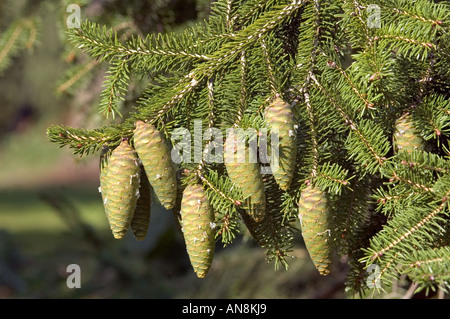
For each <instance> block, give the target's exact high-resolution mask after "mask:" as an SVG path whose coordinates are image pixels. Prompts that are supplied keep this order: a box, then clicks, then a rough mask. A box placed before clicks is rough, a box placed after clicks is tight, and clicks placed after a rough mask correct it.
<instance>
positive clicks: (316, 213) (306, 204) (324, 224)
mask: <svg viewBox="0 0 450 319" xmlns="http://www.w3.org/2000/svg"><path fill="white" fill-rule="evenodd" d="M327 205H328V204H327V197H326V195H325V193H323V192H322V191H321V190H320V189H319V188H316V187H311V186H308V187H306V188H305V189H304V190H303V191H302V193H301V196H300V200H299V202H298V212H299V218H300V224H301V229H302V236H303V240H304V242H305V245H306V249H307V250H308V253H309V256H310V257H311V260H312V261H313V263H314V265H315V266H316V268H317V270H318V271H319V273H320V274H321V275H327V274H328V273H329V272H330V270H329V265H330V262H331V246H330V242H329V241H330V228H329V225H328V216H327V215H328V207H327Z"/></svg>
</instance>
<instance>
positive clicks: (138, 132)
mask: <svg viewBox="0 0 450 319" xmlns="http://www.w3.org/2000/svg"><path fill="white" fill-rule="evenodd" d="M135 126H136V127H135V130H134V148H135V149H136V152H137V154H138V156H139V158H140V160H141V162H142V165H143V166H144V169H145V172H146V174H147V178H148V180H149V182H150V185H151V186H152V187H153V190H154V192H155V194H156V197H157V198H158V200H159V201H160V203H161V204H162V205H163V206H164V208H166V209H172V208H173V207H174V205H175V201H176V197H177V181H176V175H175V168H174V167H173V162H172V159H171V154H170V150H169V147H168V145H167V143H166V141H165V139H164V137H163V136H162V134H161V133H160V132H159V131H158V130H157V129H156V128H155V126H154V125H152V124H148V123H144V122H143V121H137V122H136V123H135Z"/></svg>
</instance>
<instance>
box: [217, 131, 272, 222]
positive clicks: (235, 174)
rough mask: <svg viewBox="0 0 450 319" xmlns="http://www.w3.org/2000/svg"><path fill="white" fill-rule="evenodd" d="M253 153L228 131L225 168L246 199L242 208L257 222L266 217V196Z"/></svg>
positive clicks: (252, 150)
mask: <svg viewBox="0 0 450 319" xmlns="http://www.w3.org/2000/svg"><path fill="white" fill-rule="evenodd" d="M255 152H256V150H254V149H252V148H251V147H248V146H247V145H246V144H245V142H243V141H241V140H240V139H239V137H238V136H237V134H236V133H235V132H234V131H233V130H230V132H229V134H228V137H227V140H226V142H225V156H224V157H225V167H226V170H227V173H228V176H229V177H230V180H231V182H233V183H235V184H236V185H237V186H238V187H240V189H241V191H242V195H243V197H244V198H246V201H245V203H244V205H243V206H242V207H243V208H244V209H246V210H247V213H248V214H249V216H250V217H251V218H252V219H253V220H254V221H256V222H259V221H262V220H263V219H264V217H265V215H266V194H265V188H264V182H263V179H262V176H261V173H260V167H259V164H258V163H257V162H256V154H255ZM252 159H253V160H252ZM252 162H255V163H252Z"/></svg>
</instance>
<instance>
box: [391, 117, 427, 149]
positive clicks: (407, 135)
mask: <svg viewBox="0 0 450 319" xmlns="http://www.w3.org/2000/svg"><path fill="white" fill-rule="evenodd" d="M393 141H394V149H395V152H396V153H398V152H400V151H405V152H408V153H411V152H413V151H414V150H416V149H417V150H423V149H424V146H425V144H424V142H425V141H424V139H423V138H422V137H421V136H420V134H419V132H418V130H417V129H416V128H415V127H414V123H413V120H412V117H411V115H410V114H409V113H405V114H403V115H402V116H401V117H400V118H398V119H397V121H396V123H395V130H394V137H393Z"/></svg>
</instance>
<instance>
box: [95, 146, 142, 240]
mask: <svg viewBox="0 0 450 319" xmlns="http://www.w3.org/2000/svg"><path fill="white" fill-rule="evenodd" d="M138 189H139V159H138V158H137V155H136V152H135V151H134V149H133V148H132V147H131V146H130V144H129V143H128V140H126V139H124V140H122V142H121V143H120V145H119V146H118V147H117V148H116V149H114V150H113V151H112V153H111V156H110V157H109V158H108V159H107V160H104V161H103V163H102V165H101V171H100V190H101V193H102V199H103V205H104V207H105V212H106V217H107V218H108V222H109V225H110V227H111V230H112V233H113V236H114V238H116V239H121V238H122V237H123V236H124V235H125V233H126V232H127V230H128V227H129V225H130V222H131V219H132V218H133V214H134V210H135V208H136V202H137V199H138V196H139V194H138Z"/></svg>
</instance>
